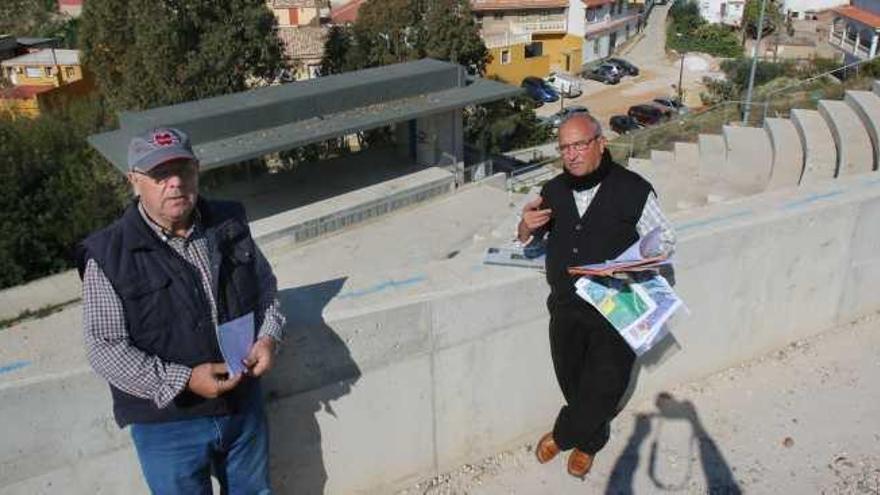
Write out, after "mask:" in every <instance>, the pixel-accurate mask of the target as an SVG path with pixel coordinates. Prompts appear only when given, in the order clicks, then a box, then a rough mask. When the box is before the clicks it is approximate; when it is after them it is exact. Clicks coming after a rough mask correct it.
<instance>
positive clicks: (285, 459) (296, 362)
mask: <svg viewBox="0 0 880 495" xmlns="http://www.w3.org/2000/svg"><path fill="white" fill-rule="evenodd" d="M345 281H346V278H344V277H343V278H338V279H334V280H328V281H325V282H320V283H317V284H313V285H307V286H302V287H296V288H290V289H284V290H280V291H279V292H278V299H279V301H280V302H281V307H282V308H283V309H284V312H285V314H286V315H287V327H286V334H287V335H286V338H285V342H284V345H283V347H282V350H281V353H280V354H279V356H278V361H277V363H276V366H275V368H274V369H273V370H272V373H270V374H269V376H267V379H266V381H265V383H264V387H265V391H266V395H267V398H266V401H267V410H268V414H269V428H270V438H271V448H270V453H271V459H270V466H271V470H272V485H273V487H274V489H275V492H276V493H291V494H293V493H295V494H320V493H324V487H325V485H326V483H327V471H326V469H325V466H324V456H323V451H322V447H321V428H320V424H319V423H318V413H319V412H320V411H324V412H325V413H326V414H329V415H330V416H332V417H336V412H335V411H334V410H333V406H332V401H334V400H337V399H339V398H340V397H343V396H345V395H347V394H348V393H349V392H350V391H351V387H352V385H353V384H354V383H355V382H357V380H358V379H359V378H360V376H361V370H360V368H359V367H358V365H357V363H355V361H354V359H352V356H351V352H350V350H349V349H348V347H347V346H346V344H345V342H344V341H343V339H341V338H340V337H339V335H338V334H337V333H336V332H335V331H334V330H333V328H332V327H330V325H328V324H327V323H326V322H325V321H324V317H323V312H324V308H325V307H326V306H327V304H328V303H329V302H330V300H332V299H333V298H334V297H335V296H336V295H337V294H338V293H339V292H340V290H342V287H343V285H344V284H345Z"/></svg>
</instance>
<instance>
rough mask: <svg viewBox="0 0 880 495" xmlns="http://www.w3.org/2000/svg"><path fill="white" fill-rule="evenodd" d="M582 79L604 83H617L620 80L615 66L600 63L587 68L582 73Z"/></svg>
mask: <svg viewBox="0 0 880 495" xmlns="http://www.w3.org/2000/svg"><path fill="white" fill-rule="evenodd" d="M583 77H584V79H592V80H594V81H599V82H602V83H605V84H617V83H619V82H620V74H619V72H618V70H617V68H616V67H614V66H612V65H608V64H602V65H599V66H596V67H594V68H592V69H589V70H587V71H586V72H584V74H583Z"/></svg>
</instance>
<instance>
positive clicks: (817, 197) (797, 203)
mask: <svg viewBox="0 0 880 495" xmlns="http://www.w3.org/2000/svg"><path fill="white" fill-rule="evenodd" d="M841 192H842V191H831V192H827V193H824V194H811V195H809V196H807V197H806V198H803V199H796V200H794V201H789V202H788V203H785V204H783V205H782V206H781V207H780V208H781V209H783V210H790V209H793V208H800V207H801V206H805V205H808V204H810V203H815V202H816V201H821V200H823V199H827V198H832V197H834V196H838V195H840V193H841Z"/></svg>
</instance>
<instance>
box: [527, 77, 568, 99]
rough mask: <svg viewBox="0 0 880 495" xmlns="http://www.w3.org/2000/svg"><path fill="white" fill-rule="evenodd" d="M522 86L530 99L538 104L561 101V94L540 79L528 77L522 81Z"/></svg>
mask: <svg viewBox="0 0 880 495" xmlns="http://www.w3.org/2000/svg"><path fill="white" fill-rule="evenodd" d="M521 86H522V88H523V89H525V90H526V94H527V95H528V96H529V98H531V99H533V100H535V101H536V102H538V103H550V102H552V101H556V100H558V99H559V93H557V92H556V90H555V89H553V87H552V86H550V85H549V84H548V83H547V82H546V81H544V80H543V79H541V78H540V77H527V78H525V79H523V80H522V84H521Z"/></svg>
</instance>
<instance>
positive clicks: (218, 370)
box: [186, 363, 241, 399]
mask: <svg viewBox="0 0 880 495" xmlns="http://www.w3.org/2000/svg"><path fill="white" fill-rule="evenodd" d="M240 381H241V375H240V374H239V375H237V376H229V371H228V370H227V368H226V363H203V364H200V365H198V366H196V367H195V368H193V369H192V374H190V377H189V383H187V384H186V388H188V389H189V390H190V391H191V392H192V393H194V394H196V395H199V396H201V397H204V398H206V399H214V398H216V397H219V396H220V395H222V394H224V393H226V392H229V391H230V390H232V389H234V388H235V387H236V386H237V385H238V382H240Z"/></svg>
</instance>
